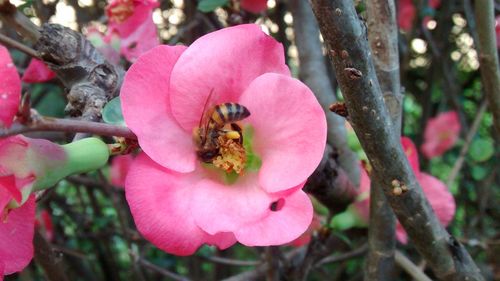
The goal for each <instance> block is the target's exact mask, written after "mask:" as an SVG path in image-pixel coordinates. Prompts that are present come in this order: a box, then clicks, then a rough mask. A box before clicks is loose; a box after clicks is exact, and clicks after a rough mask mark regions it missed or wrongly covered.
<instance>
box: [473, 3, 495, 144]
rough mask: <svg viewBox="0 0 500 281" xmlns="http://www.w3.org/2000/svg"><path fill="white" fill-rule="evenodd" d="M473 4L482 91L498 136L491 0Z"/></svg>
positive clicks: (493, 22)
mask: <svg viewBox="0 0 500 281" xmlns="http://www.w3.org/2000/svg"><path fill="white" fill-rule="evenodd" d="M474 4H475V14H476V23H477V35H478V37H479V42H477V43H478V44H477V47H478V49H479V51H478V53H479V54H478V55H479V62H480V66H479V67H480V68H479V70H480V71H481V78H482V81H483V87H484V93H485V94H486V98H487V99H488V102H489V106H490V109H491V112H492V113H493V124H494V125H495V128H496V131H497V135H499V136H500V63H499V62H498V53H497V52H498V50H497V41H496V35H495V14H494V11H493V0H476V1H475V3H474Z"/></svg>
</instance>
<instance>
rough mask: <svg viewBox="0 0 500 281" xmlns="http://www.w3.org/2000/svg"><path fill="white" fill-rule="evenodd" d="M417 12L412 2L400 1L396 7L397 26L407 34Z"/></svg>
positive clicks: (410, 0)
mask: <svg viewBox="0 0 500 281" xmlns="http://www.w3.org/2000/svg"><path fill="white" fill-rule="evenodd" d="M416 14H417V11H416V9H415V5H413V0H400V1H399V6H398V25H399V27H400V28H401V29H402V30H404V31H406V32H408V31H410V30H411V28H412V27H413V21H414V20H415V16H416Z"/></svg>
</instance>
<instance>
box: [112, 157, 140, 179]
mask: <svg viewBox="0 0 500 281" xmlns="http://www.w3.org/2000/svg"><path fill="white" fill-rule="evenodd" d="M132 160H134V157H133V156H132V155H130V154H127V155H119V156H115V157H114V158H113V160H111V168H110V172H109V173H110V177H111V184H112V185H114V186H117V187H124V186H125V177H126V176H127V173H128V171H129V169H130V165H132Z"/></svg>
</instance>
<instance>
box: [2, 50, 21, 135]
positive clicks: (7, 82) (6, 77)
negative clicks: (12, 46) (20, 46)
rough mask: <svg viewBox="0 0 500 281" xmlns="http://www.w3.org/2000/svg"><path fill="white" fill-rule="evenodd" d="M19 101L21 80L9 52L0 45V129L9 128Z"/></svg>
mask: <svg viewBox="0 0 500 281" xmlns="http://www.w3.org/2000/svg"><path fill="white" fill-rule="evenodd" d="M20 101H21V80H20V79H19V74H17V69H16V66H15V65H14V63H13V62H12V59H11V58H10V54H9V50H7V48H5V47H4V46H2V45H0V128H2V127H10V125H12V121H13V120H14V117H15V116H16V113H17V110H18V107H19V103H20Z"/></svg>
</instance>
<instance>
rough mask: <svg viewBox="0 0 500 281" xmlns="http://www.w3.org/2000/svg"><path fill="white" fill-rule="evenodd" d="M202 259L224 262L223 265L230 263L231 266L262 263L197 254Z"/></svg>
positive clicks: (259, 262)
mask: <svg viewBox="0 0 500 281" xmlns="http://www.w3.org/2000/svg"><path fill="white" fill-rule="evenodd" d="M199 257H200V258H202V259H205V260H207V261H211V262H214V263H220V264H225V265H232V266H257V265H260V264H262V261H251V260H250V261H243V260H236V259H229V258H222V257H216V256H210V257H207V256H199Z"/></svg>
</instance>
